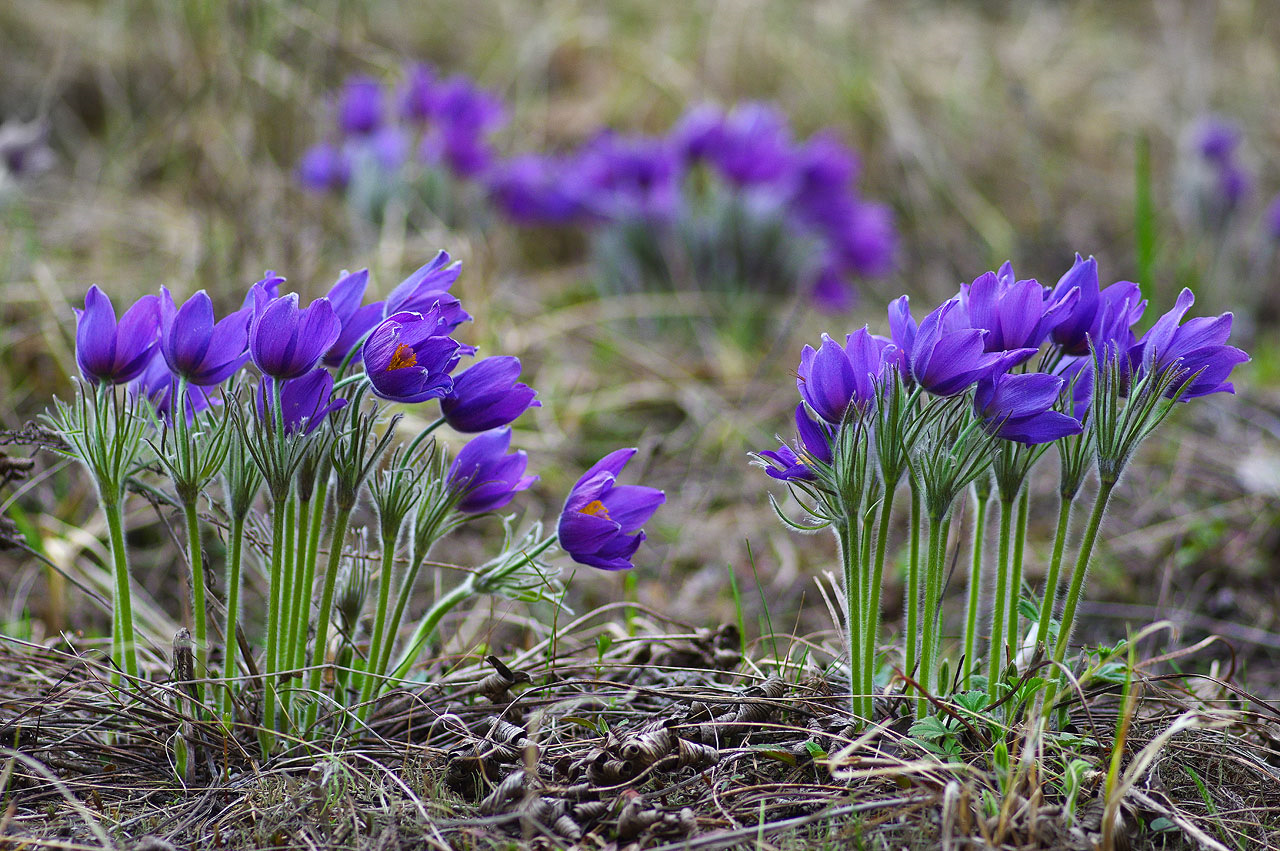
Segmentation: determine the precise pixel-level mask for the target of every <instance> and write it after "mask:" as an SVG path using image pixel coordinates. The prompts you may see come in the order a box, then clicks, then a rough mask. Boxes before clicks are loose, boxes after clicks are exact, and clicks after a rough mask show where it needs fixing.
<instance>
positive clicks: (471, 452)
mask: <svg viewBox="0 0 1280 851" xmlns="http://www.w3.org/2000/svg"><path fill="white" fill-rule="evenodd" d="M510 445H511V429H509V428H500V429H495V430H493V431H487V432H484V433H483V434H479V435H477V436H475V437H473V438H472V439H471V440H470V441H468V443H467V445H466V446H464V447H462V449H461V450H459V452H458V457H456V458H454V459H453V464H452V465H451V466H450V467H449V475H448V476H446V478H445V481H446V483H447V484H448V486H449V489H450V490H451V491H453V492H454V493H456V494H458V495H459V497H458V502H457V505H456V506H455V507H456V508H457V510H458V511H461V512H462V513H464V514H483V513H484V512H486V511H496V510H498V509H499V508H502V507H503V506H504V505H506V504H507V503H509V502H511V500H512V499H514V498H515V495H516V493H518V492H519V491H522V490H528V489H529V486H530V485H532V484H533V483H534V482H536V481H537V480H538V477H537V476H526V475H525V474H524V471H525V467H526V466H527V465H528V459H527V458H526V457H525V454H524V452H523V451H519V452H513V453H510V454H508V453H507V448H508V447H509V446H510Z"/></svg>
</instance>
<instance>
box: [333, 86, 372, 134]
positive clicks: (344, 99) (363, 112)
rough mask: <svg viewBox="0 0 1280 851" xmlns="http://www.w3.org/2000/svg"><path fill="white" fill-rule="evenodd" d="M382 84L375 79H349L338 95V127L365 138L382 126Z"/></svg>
mask: <svg viewBox="0 0 1280 851" xmlns="http://www.w3.org/2000/svg"><path fill="white" fill-rule="evenodd" d="M382 119H383V114H382V83H380V82H378V81H377V80H375V79H374V78H373V77H366V76H363V75H357V76H354V77H348V78H347V81H346V82H345V83H344V84H343V86H342V91H341V92H340V93H339V95H338V126H339V127H341V128H342V132H344V133H349V134H351V135H353V136H365V135H368V134H370V133H372V132H373V131H374V130H377V129H378V128H379V127H381V126H382Z"/></svg>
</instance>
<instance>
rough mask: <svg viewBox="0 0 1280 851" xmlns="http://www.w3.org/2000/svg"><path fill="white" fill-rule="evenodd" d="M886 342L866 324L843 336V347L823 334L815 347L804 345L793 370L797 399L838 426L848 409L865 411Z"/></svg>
mask: <svg viewBox="0 0 1280 851" xmlns="http://www.w3.org/2000/svg"><path fill="white" fill-rule="evenodd" d="M890 345H891V344H890V342H889V341H888V340H886V339H884V338H883V337H877V336H876V335H874V334H872V333H871V332H869V331H868V330H867V328H866V326H863V327H862V328H859V329H858V330H857V331H854V332H853V333H852V334H849V335H848V336H846V337H845V345H844V346H843V347H842V346H841V345H840V344H839V343H837V342H836V341H835V340H833V339H831V338H830V337H828V336H827V335H826V334H823V335H822V344H821V345H820V346H819V347H818V348H817V349H816V350H815V349H814V348H813V346H805V347H804V349H803V350H801V352H800V366H799V367H798V368H797V369H796V388H797V389H798V390H799V391H800V398H802V399H803V400H804V401H805V402H806V403H808V405H809V407H810V408H812V409H813V411H814V413H816V414H817V415H818V416H820V417H822V419H824V420H826V421H827V422H829V423H831V424H832V425H840V423H842V422H844V420H845V418H846V417H847V416H849V415H850V413H851V412H854V411H862V410H865V409H866V407H867V406H868V405H870V404H871V403H872V402H874V401H875V395H876V382H877V380H879V378H880V377H881V376H882V375H883V374H884V368H885V352H886V350H887V349H889V347H890Z"/></svg>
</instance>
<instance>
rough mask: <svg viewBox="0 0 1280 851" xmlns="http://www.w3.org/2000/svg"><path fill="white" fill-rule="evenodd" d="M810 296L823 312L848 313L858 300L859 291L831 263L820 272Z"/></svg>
mask: <svg viewBox="0 0 1280 851" xmlns="http://www.w3.org/2000/svg"><path fill="white" fill-rule="evenodd" d="M809 297H810V298H811V299H812V300H813V303H814V305H815V306H816V307H817V308H818V309H819V310H821V311H822V312H823V313H848V312H849V311H850V310H852V309H853V306H854V305H855V304H856V303H857V301H858V293H857V291H856V290H855V289H854V288H853V287H852V286H851V285H850V284H849V282H848V281H847V280H845V278H844V276H843V275H841V274H840V272H839V271H837V270H836V269H835V268H834V267H833V266H832V265H831V264H826V265H824V266H823V267H822V270H821V271H820V272H818V277H817V279H816V280H815V281H814V282H813V289H812V290H810V291H809Z"/></svg>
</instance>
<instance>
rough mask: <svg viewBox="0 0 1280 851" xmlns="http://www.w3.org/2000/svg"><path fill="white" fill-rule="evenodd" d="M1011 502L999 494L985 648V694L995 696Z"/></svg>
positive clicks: (1001, 653) (1001, 651)
mask: <svg viewBox="0 0 1280 851" xmlns="http://www.w3.org/2000/svg"><path fill="white" fill-rule="evenodd" d="M1012 526H1013V502H1012V501H1011V500H1007V499H1005V498H1004V497H1003V496H1001V497H1000V545H999V548H998V550H997V553H996V599H995V605H994V606H992V609H991V643H990V645H989V646H988V648H987V654H988V655H987V696H988V697H990V698H991V699H992V700H995V698H996V684H997V683H998V682H999V681H1000V673H1001V672H1002V671H1003V670H1004V624H1005V612H1004V607H1005V596H1006V594H1007V592H1008V588H1009V537H1010V533H1011V532H1012V528H1011V527H1012Z"/></svg>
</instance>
